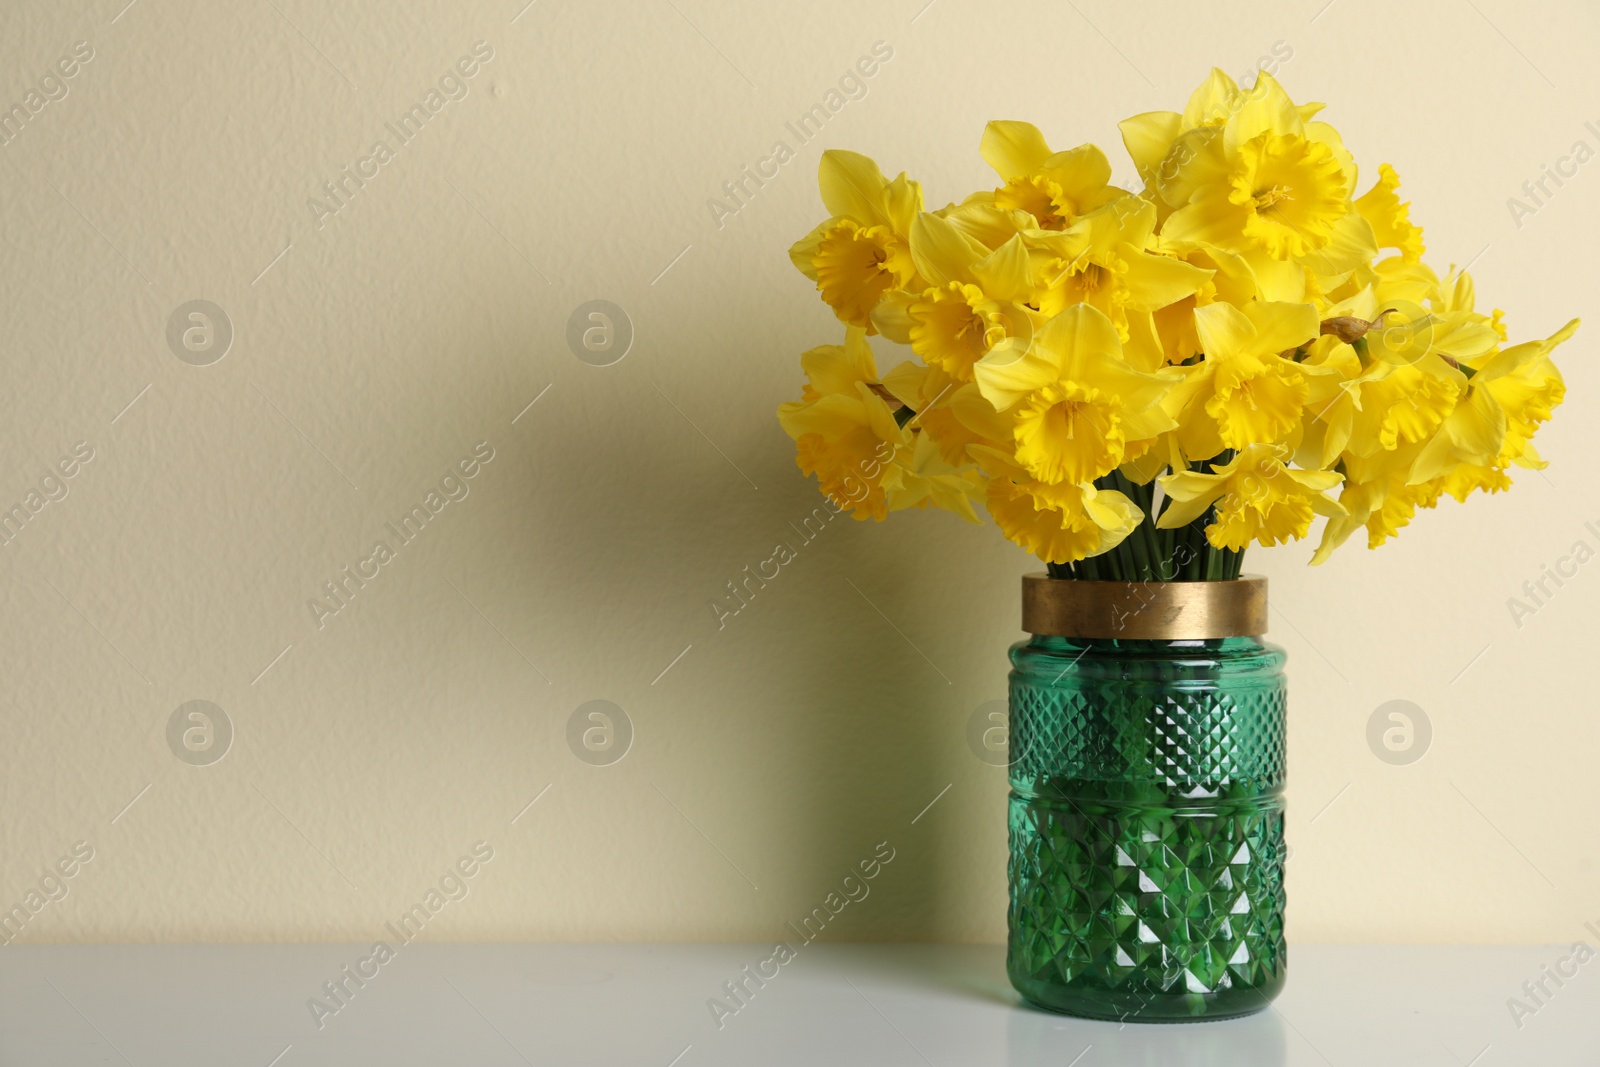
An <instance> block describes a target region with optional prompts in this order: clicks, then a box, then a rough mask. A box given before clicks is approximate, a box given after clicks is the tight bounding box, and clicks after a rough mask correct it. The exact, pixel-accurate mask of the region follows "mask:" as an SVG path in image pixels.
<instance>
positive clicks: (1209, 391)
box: [1166, 300, 1318, 459]
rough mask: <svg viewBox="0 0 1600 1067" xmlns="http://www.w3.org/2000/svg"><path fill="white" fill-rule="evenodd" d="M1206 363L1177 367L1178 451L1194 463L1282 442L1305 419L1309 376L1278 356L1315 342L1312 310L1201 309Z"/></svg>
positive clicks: (1258, 305)
mask: <svg viewBox="0 0 1600 1067" xmlns="http://www.w3.org/2000/svg"><path fill="white" fill-rule="evenodd" d="M1194 318H1195V332H1196V336H1197V338H1198V340H1199V343H1200V347H1201V349H1202V350H1203V351H1204V353H1205V358H1204V359H1202V360H1201V361H1200V362H1198V363H1195V364H1192V365H1190V366H1187V367H1182V368H1179V369H1180V370H1181V371H1182V372H1183V374H1184V378H1183V380H1182V382H1180V383H1179V384H1178V385H1177V386H1176V387H1175V388H1174V389H1173V390H1172V392H1171V394H1170V395H1169V397H1168V399H1167V404H1166V407H1167V410H1168V411H1169V412H1170V413H1172V414H1173V415H1174V416H1175V417H1176V420H1177V422H1178V435H1177V439H1178V447H1179V448H1180V449H1181V451H1182V453H1183V455H1184V456H1186V457H1188V458H1190V459H1208V458H1210V457H1211V456H1214V455H1216V454H1217V453H1218V452H1220V451H1222V450H1223V449H1224V448H1233V449H1240V448H1244V447H1246V446H1248V445H1251V444H1257V443H1264V442H1276V441H1282V440H1283V439H1284V438H1286V437H1287V436H1288V435H1289V433H1290V431H1292V430H1293V429H1294V428H1295V427H1296V426H1297V425H1298V423H1299V421H1300V415H1301V411H1302V409H1303V408H1304V406H1305V403H1306V397H1307V395H1308V392H1309V388H1308V386H1307V384H1306V375H1305V372H1304V371H1303V370H1302V369H1301V367H1300V366H1299V364H1297V363H1295V362H1294V361H1293V360H1292V359H1286V358H1285V357H1284V356H1282V355H1281V354H1280V353H1282V352H1286V351H1287V352H1293V351H1294V350H1295V349H1297V348H1298V347H1299V346H1300V345H1303V344H1305V343H1306V342H1308V341H1310V340H1312V339H1313V338H1315V337H1316V336H1317V328H1318V320H1317V313H1316V311H1315V310H1313V309H1312V308H1311V306H1310V305H1309V304H1282V303H1267V302H1263V301H1259V300H1258V301H1252V302H1251V303H1248V304H1246V305H1244V307H1243V308H1242V309H1241V308H1236V307H1234V306H1233V305H1232V304H1226V303H1212V304H1207V305H1206V306H1204V307H1201V308H1196V309H1195V312H1194Z"/></svg>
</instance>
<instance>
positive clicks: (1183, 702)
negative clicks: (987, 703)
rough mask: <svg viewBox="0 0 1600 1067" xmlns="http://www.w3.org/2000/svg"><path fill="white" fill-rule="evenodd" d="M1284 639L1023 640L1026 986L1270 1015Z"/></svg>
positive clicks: (1019, 943) (1082, 1005)
mask: <svg viewBox="0 0 1600 1067" xmlns="http://www.w3.org/2000/svg"><path fill="white" fill-rule="evenodd" d="M1285 658H1286V657H1285V654H1284V652H1283V650H1282V649H1280V648H1277V647H1276V646H1274V645H1269V644H1266V643H1264V642H1262V641H1261V640H1259V639H1258V638H1255V637H1226V638H1218V639H1213V640H1117V639H1101V638H1092V639H1091V638H1067V637H1050V636H1034V637H1033V638H1032V639H1031V640H1028V641H1024V642H1021V643H1019V644H1017V645H1015V646H1013V647H1012V649H1011V662H1012V665H1013V667H1014V669H1013V670H1012V672H1011V686H1010V690H1011V691H1010V703H1011V734H1010V744H1011V767H1010V778H1011V796H1010V813H1009V815H1010V818H1009V821H1010V845H1011V859H1010V871H1009V874H1010V884H1011V902H1010V909H1009V923H1008V925H1009V941H1008V946H1007V959H1006V967H1007V971H1008V973H1009V975H1010V978H1011V982H1012V985H1014V986H1015V987H1016V989H1017V991H1018V992H1020V993H1021V994H1022V995H1023V996H1024V997H1025V998H1026V999H1027V1000H1029V1001H1031V1002H1032V1003H1034V1004H1036V1005H1038V1006H1040V1007H1043V1008H1048V1009H1051V1010H1053V1011H1060V1012H1066V1013H1069V1014H1072V1015H1082V1016H1087V1017H1090V1018H1097V1019H1119V1020H1129V1021H1142V1022H1181V1021H1198V1020H1203V1019H1226V1018H1232V1017H1235V1016H1239V1015H1248V1014H1250V1013H1252V1012H1256V1011H1260V1010H1261V1009H1262V1008H1265V1007H1266V1006H1267V1003H1268V1002H1269V1001H1270V1000H1271V999H1272V998H1273V997H1274V996H1276V995H1277V993H1278V991H1279V990H1280V989H1281V988H1282V987H1283V981H1284V971H1285V963H1286V960H1287V950H1286V947H1285V944H1284V938H1283V911H1284V892H1283V861H1284V845H1283V779H1284V708H1285V689H1286V687H1285V681H1284V675H1283V664H1284V660H1285Z"/></svg>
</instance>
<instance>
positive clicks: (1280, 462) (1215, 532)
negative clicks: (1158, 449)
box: [1156, 444, 1344, 552]
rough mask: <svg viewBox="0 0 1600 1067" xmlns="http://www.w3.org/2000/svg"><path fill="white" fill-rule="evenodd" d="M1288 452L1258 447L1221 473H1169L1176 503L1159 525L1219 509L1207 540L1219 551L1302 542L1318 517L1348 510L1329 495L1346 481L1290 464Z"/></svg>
mask: <svg viewBox="0 0 1600 1067" xmlns="http://www.w3.org/2000/svg"><path fill="white" fill-rule="evenodd" d="M1288 458H1289V449H1288V448H1287V447H1285V446H1283V445H1273V444H1256V445H1251V446H1249V447H1248V448H1246V449H1244V450H1243V451H1241V452H1240V453H1239V454H1238V455H1236V456H1234V457H1233V459H1231V460H1229V461H1228V462H1227V463H1225V464H1224V465H1222V466H1221V467H1218V468H1217V469H1216V470H1214V471H1212V472H1210V473H1209V474H1207V473H1201V472H1199V471H1183V472H1181V473H1179V474H1168V475H1164V476H1163V477H1162V478H1161V479H1160V485H1161V488H1162V490H1163V491H1164V492H1165V493H1166V494H1167V496H1168V497H1169V498H1170V499H1171V501H1172V503H1170V504H1169V505H1168V506H1167V508H1166V510H1165V511H1163V512H1162V514H1161V517H1160V518H1159V519H1158V520H1157V521H1156V526H1157V528H1159V529H1162V530H1170V529H1174V528H1175V527H1178V526H1187V525H1188V524H1189V523H1191V522H1193V521H1195V520H1196V519H1198V518H1200V517H1201V516H1202V515H1204V514H1205V513H1206V510H1207V509H1208V508H1210V507H1212V506H1213V505H1215V506H1216V509H1217V512H1216V520H1215V521H1214V522H1212V523H1211V524H1210V525H1208V526H1207V527H1206V538H1207V540H1209V541H1210V542H1211V544H1212V545H1214V546H1215V547H1217V548H1229V549H1232V550H1234V551H1235V552H1237V551H1240V550H1242V549H1243V548H1244V547H1245V546H1246V545H1248V544H1250V543H1251V542H1252V541H1253V542H1256V543H1258V544H1262V545H1268V546H1270V545H1276V544H1280V543H1282V542H1285V541H1290V540H1299V539H1300V538H1302V537H1304V536H1305V535H1306V532H1307V531H1308V530H1310V528H1311V520H1312V517H1313V516H1314V515H1328V516H1336V515H1342V514H1344V508H1343V507H1342V506H1340V505H1339V504H1337V503H1335V502H1334V501H1332V500H1330V499H1329V498H1328V497H1327V496H1326V495H1325V494H1326V492H1327V490H1329V489H1332V488H1333V487H1334V486H1336V485H1338V484H1339V483H1340V481H1342V480H1343V476H1342V475H1340V474H1339V473H1337V472H1336V471H1302V470H1293V469H1291V468H1289V467H1287V466H1285V464H1284V461H1285V460H1286V459H1288Z"/></svg>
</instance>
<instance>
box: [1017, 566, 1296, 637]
mask: <svg viewBox="0 0 1600 1067" xmlns="http://www.w3.org/2000/svg"><path fill="white" fill-rule="evenodd" d="M1022 628H1023V629H1024V630H1026V631H1027V632H1028V633H1030V634H1047V635H1050V636H1053V637H1079V638H1119V639H1123V640H1129V641H1195V640H1209V639H1212V638H1218V637H1255V636H1259V635H1260V634H1264V633H1266V632H1267V580H1266V579H1265V578H1263V577H1262V576H1261V575H1259V574H1247V575H1244V576H1243V577H1242V578H1238V579H1235V580H1233V581H1226V582H1086V581H1081V580H1078V579H1075V578H1051V577H1050V576H1049V575H1047V574H1025V575H1023V577H1022Z"/></svg>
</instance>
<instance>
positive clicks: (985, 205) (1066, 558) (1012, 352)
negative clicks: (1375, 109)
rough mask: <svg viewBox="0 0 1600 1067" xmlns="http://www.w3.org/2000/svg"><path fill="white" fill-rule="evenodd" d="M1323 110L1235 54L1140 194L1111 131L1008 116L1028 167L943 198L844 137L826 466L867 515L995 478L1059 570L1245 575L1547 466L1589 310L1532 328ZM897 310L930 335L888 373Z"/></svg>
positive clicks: (825, 188) (793, 416) (829, 247)
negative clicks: (1549, 438) (881, 365)
mask: <svg viewBox="0 0 1600 1067" xmlns="http://www.w3.org/2000/svg"><path fill="white" fill-rule="evenodd" d="M1321 109H1322V105H1321V104H1304V105H1298V106H1297V105H1295V104H1294V103H1293V102H1291V101H1290V99H1289V97H1288V95H1287V94H1286V93H1285V92H1284V90H1283V88H1282V87H1281V86H1280V85H1279V84H1278V83H1277V82H1276V81H1275V80H1274V79H1273V78H1272V77H1271V75H1268V74H1264V73H1263V74H1262V75H1260V78H1259V80H1258V81H1257V82H1256V83H1255V85H1253V86H1252V87H1250V88H1248V89H1244V88H1240V87H1239V86H1238V85H1237V84H1235V82H1234V81H1233V79H1232V78H1230V77H1228V76H1227V75H1226V74H1224V73H1223V72H1222V71H1220V70H1214V71H1212V73H1211V76H1210V77H1209V78H1208V79H1207V80H1206V81H1205V83H1204V84H1202V85H1201V86H1200V88H1199V89H1197V90H1196V91H1195V92H1194V94H1193V95H1192V96H1191V97H1190V98H1189V102H1188V106H1187V107H1185V109H1184V110H1183V112H1182V113H1181V114H1180V113H1178V112H1171V111H1154V112H1149V113H1147V114H1143V115H1136V116H1134V117H1133V118H1130V119H1128V120H1126V121H1125V122H1123V123H1122V124H1121V129H1122V136H1123V143H1124V145H1125V146H1126V147H1127V150H1128V154H1129V155H1130V156H1132V158H1133V162H1134V164H1135V166H1136V167H1137V169H1138V173H1139V176H1140V178H1141V179H1142V180H1143V182H1144V188H1143V189H1141V190H1140V191H1138V192H1130V191H1128V190H1124V189H1120V188H1117V187H1114V186H1112V185H1110V184H1109V181H1110V177H1111V167H1110V164H1109V163H1108V162H1107V160H1106V156H1105V154H1104V153H1103V152H1102V151H1101V150H1100V149H1099V148H1097V147H1096V146H1094V145H1092V144H1086V145H1081V146H1079V147H1077V148H1072V149H1068V150H1066V151H1061V152H1057V151H1052V150H1051V148H1050V147H1049V145H1048V144H1046V142H1045V139H1044V137H1043V136H1042V135H1041V134H1040V132H1039V131H1038V130H1037V129H1035V128H1034V127H1033V126H1031V125H1029V124H1028V123H1025V122H991V123H990V124H989V125H988V127H987V128H986V129H985V130H984V134H983V140H982V143H981V145H980V151H981V152H982V154H983V158H984V159H985V160H986V161H987V162H988V163H989V165H990V166H992V167H993V168H994V169H995V171H996V172H998V174H999V178H1000V182H1001V184H1000V185H999V187H998V188H995V189H992V190H984V191H981V192H977V193H974V194H972V195H971V196H969V197H967V198H966V199H965V200H963V201H962V202H961V203H959V204H950V205H949V206H947V207H944V208H941V209H940V210H938V211H931V212H930V211H924V210H923V201H922V190H921V187H920V186H919V185H918V183H916V182H914V181H911V180H909V179H907V178H906V176H905V175H904V174H901V175H900V176H899V177H897V178H895V179H894V180H892V181H890V180H887V179H885V178H884V177H883V174H882V173H881V172H880V171H879V169H878V166H877V164H875V163H873V162H872V161H871V160H870V159H867V158H866V157H864V156H860V155H857V154H855V153H853V152H842V151H830V152H827V153H825V154H824V155H823V157H822V164H821V169H820V171H821V172H820V184H821V188H822V199H823V202H824V204H825V205H826V206H827V209H828V212H829V214H830V216H831V217H830V218H829V219H827V221H825V222H823V223H822V224H821V225H819V226H818V227H817V228H816V229H814V230H812V231H811V233H809V234H808V235H806V236H805V237H804V238H802V239H801V240H800V241H799V242H797V243H796V244H795V245H794V247H793V248H791V249H790V251H789V255H790V258H791V259H792V260H793V261H794V264H795V266H796V267H798V268H799V269H800V271H801V272H802V273H804V274H805V275H806V277H808V278H810V279H812V280H813V281H814V282H815V283H816V287H817V290H818V292H820V293H821V295H822V299H823V300H824V301H825V302H826V303H827V304H828V305H829V306H830V307H832V308H833V310H834V312H835V314H836V315H837V316H838V317H839V318H840V319H841V320H842V321H843V322H844V324H845V336H844V343H843V345H824V346H822V347H819V348H813V349H811V350H810V351H809V352H806V353H805V354H804V355H803V356H802V357H801V365H802V367H803V368H804V370H805V373H806V376H807V379H808V382H807V384H806V386H805V388H804V390H803V392H802V396H801V399H800V400H799V401H796V402H793V403H788V404H784V405H783V406H782V407H781V408H779V410H778V418H779V420H780V422H781V423H782V425H783V427H784V429H785V430H786V431H787V432H788V433H789V434H790V436H792V437H793V438H794V439H795V441H796V443H797V451H798V457H797V459H798V463H799V465H800V469H801V470H802V471H803V472H805V473H806V474H814V475H816V476H817V478H818V480H819V482H820V483H821V487H822V490H823V492H824V493H826V494H827V495H828V497H829V498H830V499H832V501H833V502H834V504H835V506H837V507H839V508H841V509H848V510H849V511H851V513H852V514H853V515H854V516H855V517H856V518H858V519H865V518H873V519H879V520H881V519H883V518H884V517H885V515H886V514H887V513H888V512H889V511H893V510H898V509H901V508H908V507H926V506H928V505H929V504H933V505H936V506H938V507H942V508H948V509H949V510H951V511H954V512H956V513H957V514H959V515H961V516H963V517H964V518H966V519H968V520H970V521H973V522H977V521H979V519H978V515H977V511H976V509H975V507H974V504H975V502H977V501H982V502H983V504H984V505H985V506H986V508H987V510H988V512H989V514H990V516H991V517H992V518H993V519H994V521H995V523H996V525H998V526H999V528H1000V530H1001V532H1003V533H1004V534H1005V536H1006V537H1007V538H1009V539H1010V540H1012V541H1014V542H1016V543H1017V544H1019V545H1022V546H1023V547H1024V548H1027V549H1028V550H1029V551H1031V552H1033V553H1035V554H1036V555H1038V556H1039V557H1040V558H1041V559H1043V560H1045V561H1046V562H1047V563H1048V564H1049V565H1050V573H1051V574H1052V575H1053V576H1055V577H1061V578H1067V577H1081V578H1103V579H1129V580H1134V579H1137V580H1145V581H1152V580H1168V579H1190V580H1193V579H1223V578H1232V577H1237V575H1238V573H1239V566H1240V561H1241V557H1242V554H1243V552H1244V549H1245V547H1246V546H1247V545H1249V544H1250V543H1251V542H1252V541H1254V542H1259V543H1261V544H1263V545H1275V544H1279V543H1281V542H1285V541H1289V540H1297V539H1299V538H1302V537H1305V536H1306V534H1307V533H1308V532H1309V530H1310V527H1311V523H1312V520H1313V517H1314V516H1316V515H1323V516H1326V517H1327V519H1328V522H1327V524H1326V526H1325V527H1324V530H1323V533H1322V541H1321V544H1320V546H1319V547H1318V548H1317V550H1316V553H1315V555H1314V556H1313V557H1312V562H1314V563H1316V562H1321V561H1322V560H1324V559H1326V558H1327V556H1328V554H1329V553H1331V552H1332V551H1333V550H1334V549H1335V548H1337V547H1338V546H1339V545H1341V544H1343V543H1344V541H1345V540H1346V539H1347V538H1349V536H1350V535H1351V534H1352V533H1353V532H1355V530H1356V529H1357V528H1358V527H1361V526H1365V527H1366V528H1367V540H1368V544H1369V545H1370V546H1372V547H1376V546H1378V545H1379V544H1382V543H1383V542H1384V540H1385V539H1386V538H1388V537H1389V536H1390V535H1391V534H1393V533H1395V532H1396V531H1397V530H1398V529H1399V528H1400V527H1402V526H1404V525H1405V524H1406V523H1407V522H1409V521H1410V519H1411V517H1412V515H1413V513H1414V511H1415V509H1416V508H1417V507H1425V508H1431V507H1433V506H1434V504H1435V503H1437V502H1438V500H1439V497H1440V496H1441V495H1442V494H1449V495H1450V496H1453V497H1455V498H1456V499H1457V500H1458V501H1463V500H1465V498H1466V497H1467V496H1468V495H1469V494H1470V493H1472V492H1473V491H1474V490H1478V489H1481V490H1484V491H1485V492H1498V491H1499V490H1501V489H1505V488H1507V487H1508V486H1509V485H1510V484H1511V482H1510V478H1509V477H1508V474H1507V471H1508V469H1509V468H1510V467H1511V466H1512V465H1513V464H1514V465H1517V466H1521V467H1530V468H1535V469H1537V468H1540V467H1543V466H1544V462H1543V461H1542V460H1541V459H1540V458H1539V455H1538V453H1537V452H1535V451H1534V448H1533V444H1532V438H1533V435H1534V432H1535V431H1536V430H1537V429H1538V427H1539V425H1540V424H1541V423H1542V422H1544V421H1545V420H1546V419H1548V418H1549V417H1550V414H1551V411H1552V409H1553V408H1554V407H1555V406H1556V405H1557V404H1559V403H1560V402H1561V400H1562V397H1563V393H1564V392H1565V386H1564V384H1563V382H1562V379H1561V374H1560V372H1559V371H1558V370H1557V369H1556V366H1555V364H1554V363H1553V362H1552V361H1551V359H1550V352H1551V350H1552V349H1554V348H1555V346H1556V345H1557V344H1559V343H1560V342H1562V341H1564V340H1566V339H1567V338H1568V337H1570V336H1571V335H1572V333H1573V331H1574V330H1575V329H1576V328H1577V325H1578V324H1577V321H1576V320H1573V321H1572V322H1570V323H1568V324H1567V325H1566V326H1564V327H1562V328H1561V329H1560V330H1559V331H1557V332H1556V333H1555V334H1553V335H1552V336H1550V337H1548V338H1546V339H1545V340H1542V341H1529V342H1525V343H1522V344H1518V345H1514V346H1508V347H1507V346H1505V345H1506V331H1505V327H1504V325H1503V324H1502V322H1501V313H1500V312H1499V311H1495V312H1494V313H1493V314H1492V315H1486V314H1483V313H1480V312H1479V311H1478V310H1476V307H1475V295H1474V291H1473V285H1472V280H1471V278H1470V277H1469V276H1468V275H1467V274H1466V273H1465V272H1464V271H1462V272H1456V271H1454V270H1452V271H1451V272H1450V273H1449V274H1448V275H1447V276H1446V277H1445V278H1444V279H1443V280H1441V279H1440V278H1439V276H1438V274H1436V273H1435V272H1434V271H1433V270H1432V269H1430V268H1429V267H1428V266H1427V265H1426V264H1424V263H1423V262H1422V253H1423V244H1422V231H1421V229H1419V228H1418V227H1417V226H1416V225H1414V224H1413V223H1412V222H1411V220H1410V217H1409V212H1408V207H1409V205H1407V204H1405V203H1402V202H1401V201H1400V199H1399V197H1398V195H1397V190H1398V187H1399V179H1398V177H1397V176H1396V174H1395V172H1394V170H1393V169H1392V168H1391V167H1389V166H1388V165H1381V166H1379V168H1378V177H1377V180H1376V182H1375V183H1374V184H1373V185H1372V187H1371V188H1369V189H1368V190H1367V191H1366V192H1364V193H1363V194H1361V195H1360V196H1357V195H1355V194H1356V187H1357V180H1356V164H1355V161H1354V160H1353V159H1352V158H1351V155H1350V153H1349V152H1348V151H1346V149H1345V147H1344V144H1343V142H1342V141H1341V139H1340V136H1339V134H1338V132H1337V131H1336V130H1335V129H1334V128H1333V127H1332V126H1330V125H1328V124H1327V123H1326V122H1320V121H1316V120H1315V116H1316V114H1317V113H1318V112H1319V111H1320V110H1321ZM874 334H881V335H883V336H884V337H885V338H887V339H889V340H891V341H894V342H896V343H899V344H903V345H908V346H910V348H911V351H912V352H913V353H914V354H915V355H916V356H918V357H919V358H920V362H917V361H907V362H904V363H901V364H900V365H899V366H897V367H895V368H894V369H892V370H890V371H889V372H888V373H886V374H882V375H880V374H879V372H878V370H877V366H876V363H875V361H874V357H873V351H872V348H871V347H870V345H869V342H868V338H869V337H870V336H871V335H874ZM1335 493H1336V494H1337V495H1336V496H1335V495H1334V494H1335Z"/></svg>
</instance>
